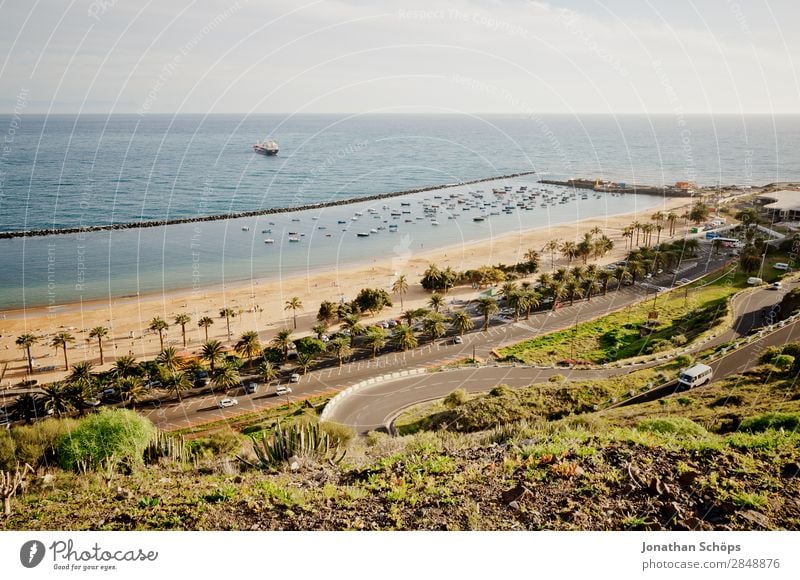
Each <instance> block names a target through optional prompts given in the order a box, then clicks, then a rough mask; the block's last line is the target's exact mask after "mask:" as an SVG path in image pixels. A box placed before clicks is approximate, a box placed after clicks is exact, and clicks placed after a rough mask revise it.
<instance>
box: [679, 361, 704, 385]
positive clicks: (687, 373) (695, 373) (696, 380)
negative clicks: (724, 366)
mask: <svg viewBox="0 0 800 580" xmlns="http://www.w3.org/2000/svg"><path fill="white" fill-rule="evenodd" d="M709 381H711V367H710V366H708V365H703V364H696V365H694V366H693V367H690V368H688V369H685V370H683V371H681V374H680V376H679V377H678V383H679V384H681V385H683V386H685V387H687V388H689V389H691V388H693V387H699V386H700V385H704V384H706V383H707V382H709Z"/></svg>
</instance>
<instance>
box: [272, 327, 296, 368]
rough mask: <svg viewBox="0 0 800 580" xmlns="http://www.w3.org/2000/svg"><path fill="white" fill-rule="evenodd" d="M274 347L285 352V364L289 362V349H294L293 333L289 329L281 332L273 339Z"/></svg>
mask: <svg viewBox="0 0 800 580" xmlns="http://www.w3.org/2000/svg"><path fill="white" fill-rule="evenodd" d="M272 346H274V347H275V348H279V349H280V350H281V351H283V362H286V361H287V360H289V349H290V348H292V331H291V330H289V329H288V328H284V329H283V330H279V331H278V334H276V335H275V338H273V339H272Z"/></svg>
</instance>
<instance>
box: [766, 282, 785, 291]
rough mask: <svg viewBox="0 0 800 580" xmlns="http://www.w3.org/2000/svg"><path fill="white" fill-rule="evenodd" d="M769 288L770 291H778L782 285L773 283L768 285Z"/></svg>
mask: <svg viewBox="0 0 800 580" xmlns="http://www.w3.org/2000/svg"><path fill="white" fill-rule="evenodd" d="M769 287H770V289H771V290H780V289H781V288H783V284H781V283H780V282H773V283H772V284H770V285H769Z"/></svg>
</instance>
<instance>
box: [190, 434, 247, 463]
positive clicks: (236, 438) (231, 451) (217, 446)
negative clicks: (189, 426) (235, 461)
mask: <svg viewBox="0 0 800 580" xmlns="http://www.w3.org/2000/svg"><path fill="white" fill-rule="evenodd" d="M242 442H243V439H242V437H241V436H240V435H239V434H238V433H237V432H236V431H234V430H233V429H231V428H230V427H228V428H227V429H222V430H220V431H214V432H213V433H211V434H210V435H209V436H208V437H200V438H197V439H192V440H191V441H189V442H188V443H187V445H188V447H189V450H190V452H191V453H193V454H194V455H195V456H196V457H204V458H211V457H219V456H223V457H224V456H231V455H236V454H237V453H239V452H240V451H241V450H242Z"/></svg>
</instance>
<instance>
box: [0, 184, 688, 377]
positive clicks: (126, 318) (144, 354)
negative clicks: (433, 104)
mask: <svg viewBox="0 0 800 580" xmlns="http://www.w3.org/2000/svg"><path fill="white" fill-rule="evenodd" d="M688 206H689V200H687V199H685V198H684V199H680V198H678V199H676V198H666V199H664V202H663V204H660V205H658V206H656V207H651V208H648V209H647V210H644V211H642V212H639V213H629V214H624V215H615V216H603V217H601V218H592V219H587V220H583V221H580V222H574V223H570V224H564V225H556V226H552V227H548V228H539V229H535V230H530V231H525V232H513V233H505V234H496V235H494V236H493V237H492V238H491V239H488V240H483V241H479V242H472V243H467V244H462V245H458V246H450V247H446V248H440V249H435V250H425V251H422V249H416V250H414V251H411V250H408V251H400V252H397V255H395V256H393V257H391V258H389V259H385V260H382V259H380V258H377V259H375V261H374V262H373V264H366V265H359V266H353V267H348V268H340V269H337V270H333V271H328V272H308V273H307V274H306V275H302V276H297V275H295V276H292V277H286V278H283V279H279V280H252V281H245V282H240V283H236V284H227V285H226V286H225V287H221V286H217V287H209V288H205V289H201V290H200V291H197V290H196V289H195V290H193V289H188V290H180V291H173V292H168V293H163V294H153V295H146V296H138V297H136V296H134V297H125V298H110V299H105V300H94V301H91V302H84V303H82V304H68V305H64V306H59V307H56V308H55V309H48V308H47V307H41V308H32V309H27V310H25V311H19V310H17V311H13V310H9V311H6V312H4V313H2V320H0V334H1V335H2V336H0V370H2V366H3V365H4V364H5V363H8V367H7V369H6V373H5V376H4V379H3V381H2V383H1V385H2V386H3V387H8V386H11V385H13V384H16V383H18V382H19V381H20V380H22V379H23V378H25V375H26V372H27V368H26V367H27V363H26V359H25V357H24V352H23V351H22V350H20V349H19V348H18V347H17V346H16V345H15V344H14V340H15V339H16V337H17V336H19V335H20V334H22V333H23V332H31V333H34V334H36V335H38V336H41V337H42V338H40V340H39V343H37V344H36V345H35V346H34V347H33V348H32V354H33V357H34V359H35V367H39V368H40V369H41V368H42V367H51V366H54V367H55V369H54V370H52V371H47V372H35V373H34V375H33V376H32V378H35V379H37V380H38V381H39V383H44V382H49V381H53V380H59V379H61V378H63V377H64V375H65V373H64V362H63V361H64V359H63V353H62V352H61V351H58V352H56V351H55V349H53V348H52V347H50V346H49V344H50V341H51V340H52V336H53V335H54V334H56V333H57V332H59V331H62V330H69V331H70V332H71V333H72V334H73V336H74V337H75V339H76V340H75V343H73V344H72V345H70V347H69V349H68V353H69V361H70V364H74V363H76V362H78V361H81V360H90V361H92V362H93V363H94V364H95V369H108V368H110V367H111V366H112V365H113V362H114V360H115V358H116V357H118V356H124V355H128V354H131V355H133V356H135V357H136V358H137V359H139V360H143V359H147V358H152V357H153V356H155V355H156V354H157V353H158V350H159V340H158V334H157V333H151V332H148V331H146V330H145V329H146V328H147V326H148V325H149V323H150V320H151V319H152V318H153V317H154V316H161V317H162V318H164V319H165V320H166V321H167V322H168V323H170V325H171V326H170V328H169V330H168V331H167V332H166V333H165V345H166V344H169V345H172V346H175V347H176V348H178V349H179V350H181V349H182V348H183V344H182V339H181V329H180V327H179V326H175V325H172V322H173V317H174V316H175V315H176V314H178V313H182V312H185V313H188V314H189V315H190V316H191V318H192V321H191V322H190V323H189V324H188V325H187V327H186V334H187V349H188V350H190V351H197V350H198V349H199V348H200V346H201V344H202V342H203V341H204V339H205V336H204V333H203V329H201V328H198V326H197V320H198V319H199V318H201V317H203V316H209V317H211V318H212V319H214V325H213V326H212V327H210V328H209V338H215V339H219V340H222V341H223V342H227V340H228V337H227V332H226V325H225V320H224V319H223V318H220V317H219V310H220V309H221V308H223V307H229V308H232V309H234V310H235V311H236V312H237V316H236V317H235V318H233V319H232V320H231V338H232V342H235V340H236V338H237V337H238V336H239V335H240V334H241V333H242V332H244V331H247V330H257V331H258V332H259V334H260V336H261V339H262V341H263V342H264V343H266V342H268V341H269V340H270V339H271V338H272V337H273V336H274V335H275V333H276V332H277V331H278V330H280V329H282V328H292V324H293V321H292V313H291V311H286V310H284V305H285V303H286V301H287V300H288V299H289V298H291V297H293V296H298V297H299V298H300V299H301V300H302V302H303V305H304V308H303V310H302V311H299V312H298V321H297V322H298V326H297V333H298V334H303V333H305V334H308V333H309V332H310V329H311V327H312V326H313V325H314V324H315V323H316V320H315V316H316V313H317V309H318V308H319V304H320V302H322V301H323V300H331V301H335V302H338V301H339V300H340V299H341V298H342V297H344V299H345V300H351V299H353V298H354V297H355V296H356V294H357V293H358V291H359V290H360V289H361V288H365V287H373V288H384V289H386V290H389V289H390V287H391V284H392V282H393V281H394V279H395V276H396V275H398V274H405V275H406V276H407V279H408V282H409V286H410V290H409V292H408V294H407V295H405V296H404V298H403V303H404V307H405V309H408V308H415V307H424V306H425V305H426V302H427V299H428V296H429V294H428V293H426V292H425V291H424V290H423V289H422V287H421V286H420V285H419V280H420V278H421V276H422V273H423V272H424V270H425V269H426V268H427V267H428V265H429V264H430V263H432V262H433V263H436V264H437V265H438V266H439V267H441V268H444V267H446V266H451V267H452V268H454V269H455V270H466V269H470V268H477V267H480V266H485V265H494V264H500V263H502V264H509V265H510V264H514V263H518V262H521V261H523V255H524V254H525V252H526V251H527V250H528V249H531V248H532V249H535V250H538V251H541V249H542V247H543V246H544V244H545V243H546V242H547V241H548V240H551V239H560V240H562V241H563V240H566V239H575V240H578V239H580V238H581V237H582V236H583V234H584V233H585V232H588V231H589V230H591V229H592V228H594V227H599V228H600V229H601V230H603V233H604V234H605V235H607V236H608V237H610V238H611V239H612V240H613V241H614V250H613V251H612V252H611V253H609V254H608V255H606V256H605V257H604V258H602V259H601V260H600V261H599V262H598V263H609V262H613V261H616V260H619V259H620V258H622V257H623V256H624V255H625V254H626V250H625V241H624V240H623V238H622V236H621V229H622V228H623V227H625V226H627V225H629V224H630V223H631V222H633V221H634V220H638V221H641V222H646V221H650V216H651V215H652V214H653V213H655V212H656V211H659V210H661V211H665V212H666V211H670V210H671V211H675V212H676V213H678V214H679V215H680V214H681V213H682V212H683V208H685V207H688ZM677 226H678V227H677V228H676V233H675V236H674V238H677V237H679V236H682V235H683V234H684V233H685V232H684V226H683V220H679V221H678V224H677ZM674 238H673V239H674ZM669 239H670V238H669V237H668V229H667V228H666V227H665V229H664V231H663V232H662V235H661V240H662V241H668V240H669ZM541 254H542V256H541V271H549V270H550V269H551V261H550V255H549V254H548V253H545V252H541ZM561 265H565V261H564V260H563V259H561V258H560V256H556V268H557V267H559V266H561ZM533 278H535V276H533V277H531V279H533ZM476 295H477V292H476V290H474V289H472V288H470V287H469V286H466V287H464V286H461V287H458V288H455V289H453V290H451V291H450V292H449V294H448V299H451V298H456V299H470V298H474V297H476ZM393 300H394V303H395V304H394V306H393V307H392V308H390V309H386V310H384V311H383V312H382V313H380V315H379V317H378V318H377V319H376V320H385V319H387V318H394V317H397V316H399V314H400V313H401V308H400V299H399V297H398V296H393ZM365 320H369V319H365ZM96 326H106V327H108V328H110V329H111V330H110V332H109V336H108V337H107V338H106V339H105V340H104V347H103V350H104V353H105V365H103V367H99V351H98V348H97V341H96V340H89V339H88V334H89V329H91V328H93V327H96ZM35 370H36V368H35Z"/></svg>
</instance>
